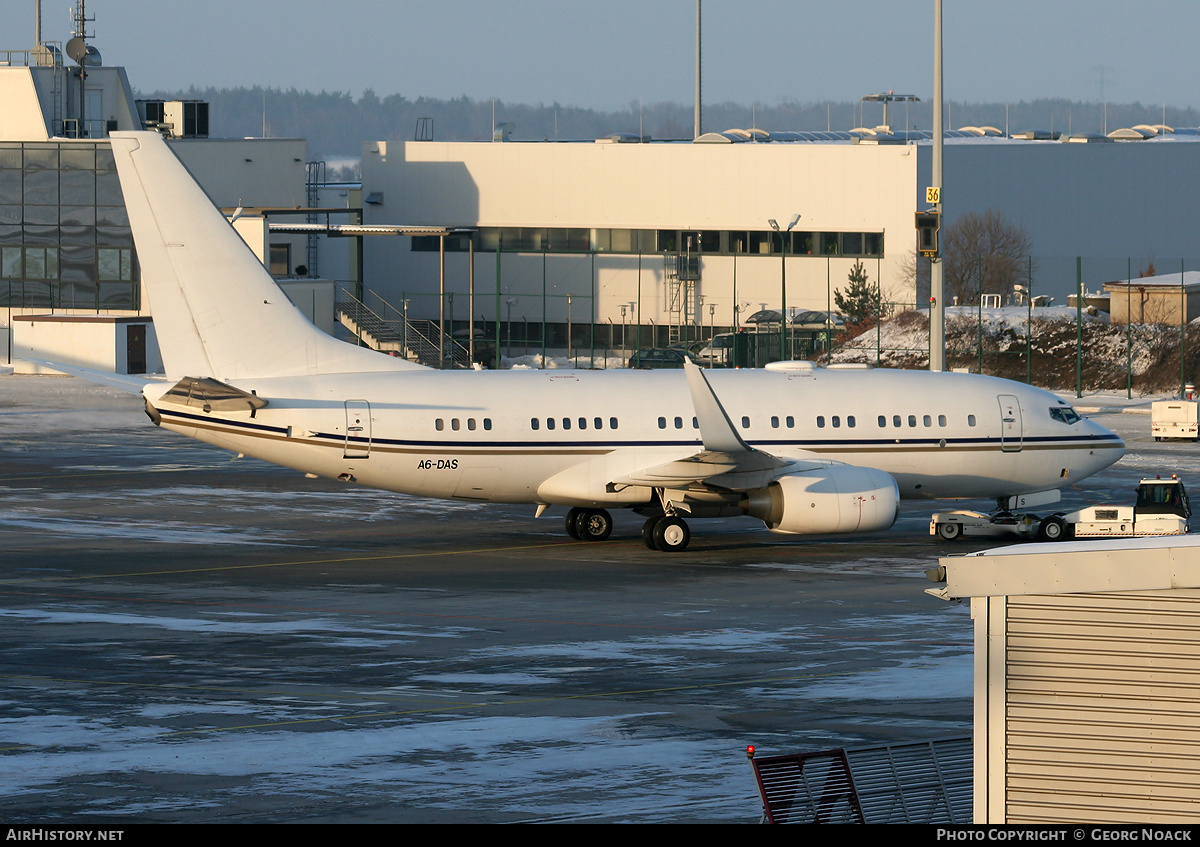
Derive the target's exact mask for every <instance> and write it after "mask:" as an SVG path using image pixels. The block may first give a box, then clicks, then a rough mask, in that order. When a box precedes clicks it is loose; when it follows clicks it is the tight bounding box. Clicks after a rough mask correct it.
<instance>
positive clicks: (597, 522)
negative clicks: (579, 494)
mask: <svg viewBox="0 0 1200 847" xmlns="http://www.w3.org/2000/svg"><path fill="white" fill-rule="evenodd" d="M612 528H613V520H612V515H610V514H609V513H608V512H607V511H605V510H604V509H580V510H579V516H578V517H576V518H575V531H576V532H577V533H579V535H578V537H579V539H580V540H581V541H603V540H604V539H606V538H608V536H609V535H611V534H612Z"/></svg>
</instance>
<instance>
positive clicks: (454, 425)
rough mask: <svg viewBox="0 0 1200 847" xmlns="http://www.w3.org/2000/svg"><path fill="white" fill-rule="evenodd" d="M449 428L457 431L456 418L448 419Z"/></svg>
mask: <svg viewBox="0 0 1200 847" xmlns="http://www.w3.org/2000/svg"><path fill="white" fill-rule="evenodd" d="M450 428H451V429H452V430H454V431H455V432H458V418H451V419H450Z"/></svg>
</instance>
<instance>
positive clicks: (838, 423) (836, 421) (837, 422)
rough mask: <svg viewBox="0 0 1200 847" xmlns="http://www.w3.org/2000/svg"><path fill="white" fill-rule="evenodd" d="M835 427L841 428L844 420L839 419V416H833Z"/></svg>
mask: <svg viewBox="0 0 1200 847" xmlns="http://www.w3.org/2000/svg"><path fill="white" fill-rule="evenodd" d="M833 425H834V426H835V427H839V426H841V425H842V419H841V418H839V417H838V416H837V415H834V416H833Z"/></svg>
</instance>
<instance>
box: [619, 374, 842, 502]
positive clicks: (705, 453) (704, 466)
mask: <svg viewBox="0 0 1200 847" xmlns="http://www.w3.org/2000/svg"><path fill="white" fill-rule="evenodd" d="M684 371H685V373H686V375H687V381H688V390H689V391H690V392H691V395H692V405H693V406H694V407H695V410H696V419H697V423H699V425H700V437H701V439H702V440H703V442H704V449H703V450H702V451H700V452H699V453H697V454H696V455H694V456H688V457H687V458H685V459H677V460H675V461H672V462H666V463H664V464H661V465H655V466H653V467H649V468H644V469H642V470H638V471H635V472H633V473H629V474H625V475H624V476H622V477H620V478H618V479H615V480H613V482H614V483H615V484H617V485H644V486H651V487H655V488H658V487H664V488H678V487H684V486H687V485H692V484H702V485H705V486H711V487H713V488H720V489H725V490H727V491H750V490H753V489H756V488H763V487H764V486H766V485H767V484H769V483H770V482H771V481H772V480H774V479H776V478H777V477H780V476H783V475H784V474H789V473H796V472H798V471H803V470H809V469H812V468H818V467H825V466H827V465H829V464H831V463H830V462H829V461H826V460H820V459H813V460H811V461H797V460H793V459H783V458H780V457H779V456H774V455H772V454H770V453H766V452H764V451H762V450H758V449H756V448H754V447H751V446H750V445H749V444H747V443H746V441H745V439H743V438H742V436H741V435H740V434H739V433H738V431H737V428H736V427H735V426H734V425H733V421H732V420H730V418H729V414H728V413H727V412H726V411H725V407H724V406H723V405H722V404H721V400H720V398H718V397H717V395H716V393H715V392H714V391H713V389H712V386H711V385H709V382H708V378H707V377H706V376H705V374H704V371H703V370H701V369H700V368H699V367H697V366H696V365H694V364H693V363H691V362H686V363H685V365H684Z"/></svg>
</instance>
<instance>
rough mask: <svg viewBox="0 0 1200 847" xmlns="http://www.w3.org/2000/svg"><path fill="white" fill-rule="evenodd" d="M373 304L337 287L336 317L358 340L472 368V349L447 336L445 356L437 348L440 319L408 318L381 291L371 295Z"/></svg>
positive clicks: (440, 364) (424, 360) (434, 363)
mask: <svg viewBox="0 0 1200 847" xmlns="http://www.w3.org/2000/svg"><path fill="white" fill-rule="evenodd" d="M370 297H371V299H372V305H373V306H374V308H372V307H369V306H367V305H366V304H365V303H363V302H362V301H361V300H359V299H358V298H357V297H355V296H354V295H353V294H351V293H350V292H349V291H347V290H346V289H345V288H340V287H339V288H338V296H337V306H336V310H335V311H336V312H337V319H338V323H340V324H341V325H342V326H344V327H346V329H348V330H349V331H350V332H351V333H353V334H354V337H355V338H357V339H358V340H359V343H361V344H364V345H365V346H367V347H370V348H371V349H372V350H379V351H380V352H384V353H391V352H396V353H399V354H400V355H401V356H403V357H405V358H406V359H411V360H415V361H417V362H420V363H421V364H422V365H426V366H428V367H431V368H469V367H471V357H470V353H469V351H468V350H467V348H466V347H464V346H463V345H462V344H460V343H459V342H457V341H455V340H454V339H452V338H450V337H449V336H447V337H446V350H445V356H444V359H443V356H441V355H440V354H439V352H438V344H437V337H438V325H437V321H426V320H419V321H414V320H406V319H405V317H404V312H403V311H402V310H399V309H397V308H396V307H395V306H393V305H391V304H390V303H388V302H387V301H386V300H384V299H383V298H382V297H379V296H378V295H374V294H372V295H370Z"/></svg>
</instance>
